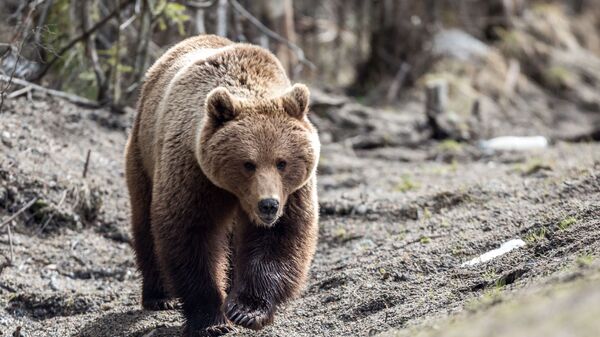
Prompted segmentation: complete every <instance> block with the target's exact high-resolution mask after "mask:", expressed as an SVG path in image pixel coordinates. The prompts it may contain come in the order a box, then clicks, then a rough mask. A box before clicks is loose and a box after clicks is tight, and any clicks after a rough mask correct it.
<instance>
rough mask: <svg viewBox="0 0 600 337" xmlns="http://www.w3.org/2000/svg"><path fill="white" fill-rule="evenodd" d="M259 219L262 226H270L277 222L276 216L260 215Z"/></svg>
mask: <svg viewBox="0 0 600 337" xmlns="http://www.w3.org/2000/svg"><path fill="white" fill-rule="evenodd" d="M259 218H260V221H261V222H262V223H263V225H265V226H271V225H273V224H274V223H275V221H276V220H277V215H260V216H259Z"/></svg>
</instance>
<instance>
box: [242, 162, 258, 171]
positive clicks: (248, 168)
mask: <svg viewBox="0 0 600 337" xmlns="http://www.w3.org/2000/svg"><path fill="white" fill-rule="evenodd" d="M244 168H245V169H246V171H249V172H254V171H255V170H256V165H254V164H253V163H251V162H249V161H247V162H245V163H244Z"/></svg>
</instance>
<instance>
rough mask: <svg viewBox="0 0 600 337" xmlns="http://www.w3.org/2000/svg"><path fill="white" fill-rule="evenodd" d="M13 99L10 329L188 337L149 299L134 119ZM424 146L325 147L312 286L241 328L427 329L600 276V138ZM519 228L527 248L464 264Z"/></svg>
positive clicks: (6, 248)
mask: <svg viewBox="0 0 600 337" xmlns="http://www.w3.org/2000/svg"><path fill="white" fill-rule="evenodd" d="M6 108H7V109H6V112H5V113H3V114H2V115H0V136H1V139H0V140H1V142H0V219H2V220H4V219H7V218H8V217H9V216H10V214H13V213H14V212H16V211H17V210H19V209H20V208H21V207H22V206H23V205H25V204H26V203H27V202H28V201H30V200H32V199H33V198H37V199H38V201H37V202H36V203H35V204H34V205H33V207H31V208H30V209H29V210H27V211H26V212H24V214H23V215H21V216H19V217H18V218H17V220H16V221H15V222H14V223H13V226H12V233H13V235H12V240H13V248H14V253H13V261H12V264H10V263H8V261H9V258H10V256H11V254H10V244H9V237H8V235H7V230H6V229H7V228H6V226H5V227H3V228H2V229H0V231H1V232H0V249H1V256H0V265H1V267H0V268H1V271H0V308H1V310H0V331H1V332H2V335H10V334H12V333H13V332H14V331H15V330H16V329H17V327H18V326H20V327H22V328H21V333H22V334H23V335H24V336H90V337H99V336H107V337H108V336H173V335H178V334H179V333H180V325H181V323H182V319H181V316H180V315H179V314H178V313H177V312H176V311H168V312H159V313H157V312H148V311H142V310H141V309H140V305H139V289H138V288H139V283H140V278H139V275H138V273H137V271H136V268H135V265H134V260H133V254H132V250H131V247H130V244H129V234H128V212H129V210H128V200H127V198H126V196H127V194H126V189H125V184H124V179H123V158H122V150H123V147H124V144H125V140H126V130H127V127H128V126H129V125H130V122H131V116H122V117H115V116H111V115H110V114H109V113H108V112H105V111H101V110H98V111H89V110H83V109H80V108H77V107H74V106H72V105H69V104H66V103H64V102H62V101H57V100H51V99H44V100H35V101H34V102H27V101H26V100H25V99H19V100H15V101H9V102H8V103H7V107H6ZM397 118H399V119H403V118H404V119H406V120H410V118H409V117H407V116H403V115H402V114H398V116H397ZM406 125H412V124H410V123H408V124H406ZM364 132H366V133H368V132H369V130H366V131H364ZM417 138H418V137H416V138H415V139H417ZM333 140H335V139H333ZM415 144H418V145H414V146H410V147H407V146H402V147H400V146H397V147H376V148H374V149H371V150H358V149H356V148H355V149H352V146H348V144H347V142H343V141H340V142H331V141H330V142H326V143H325V144H324V147H323V154H322V159H321V165H320V168H319V171H320V180H319V191H320V204H321V213H322V218H321V221H320V241H319V245H318V249H317V253H316V256H315V260H314V263H313V266H312V269H311V275H310V281H309V283H308V285H307V287H306V291H305V292H304V295H303V296H302V297H301V298H300V299H298V300H295V301H293V302H291V303H289V304H287V305H286V306H284V307H282V308H281V309H280V310H279V313H278V316H277V318H276V321H275V324H274V325H273V326H270V327H268V328H266V329H264V330H263V331H261V332H258V333H257V332H251V331H247V330H240V331H239V332H238V333H235V334H232V336H346V335H347V336H366V335H369V336H370V335H378V334H380V333H389V331H400V332H401V331H403V330H406V329H415V328H416V329H419V328H420V327H425V326H429V325H431V324H435V322H437V321H438V320H440V319H445V318H447V317H454V316H455V315H457V314H459V315H460V314H465V313H468V312H470V311H474V312H477V311H481V310H487V309H486V308H489V307H490V306H493V305H494V304H495V303H496V302H501V301H502V298H504V297H510V296H512V294H519V293H520V292H521V291H524V290H527V289H535V288H538V287H541V286H546V285H552V284H563V283H569V282H576V281H575V280H578V279H580V278H582V277H585V275H588V274H590V273H592V274H593V273H597V272H598V268H597V267H594V268H595V269H594V268H592V267H590V265H593V263H592V262H593V261H597V258H598V255H599V254H600V240H599V239H600V201H599V200H600V144H597V143H563V142H558V143H555V144H552V145H551V146H550V147H549V148H548V149H545V150H540V151H537V152H526V153H484V152H482V151H481V150H479V149H478V148H476V147H475V146H473V145H467V144H462V143H454V142H441V143H439V142H438V143H432V142H417V143H415ZM88 150H91V160H90V164H89V168H88V173H87V177H86V178H85V179H84V178H82V171H83V166H84V162H85V158H86V153H87V151H88ZM61 200H62V201H61ZM514 238H521V239H523V240H524V241H525V242H526V243H527V245H526V246H525V247H523V248H520V249H518V250H515V251H513V252H510V253H508V254H507V255H505V256H502V257H500V258H497V259H495V260H492V261H491V262H488V263H485V264H481V265H477V266H475V267H461V264H462V263H463V262H465V261H468V260H470V259H472V258H474V257H477V256H478V255H480V254H482V253H484V252H486V251H488V250H491V249H494V248H497V247H498V246H499V245H500V244H501V243H503V242H505V241H508V240H510V239H514ZM594 289H596V290H597V289H598V286H597V283H596V286H595V288H594ZM496 294H502V296H496ZM595 294H597V292H596V293H595ZM503 296H504V297H503ZM490 299H492V300H491V301H490ZM406 331H408V330H406Z"/></svg>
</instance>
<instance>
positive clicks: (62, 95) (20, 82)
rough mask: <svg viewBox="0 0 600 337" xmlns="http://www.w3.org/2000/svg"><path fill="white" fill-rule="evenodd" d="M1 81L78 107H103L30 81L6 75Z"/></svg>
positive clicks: (1, 77)
mask: <svg viewBox="0 0 600 337" xmlns="http://www.w3.org/2000/svg"><path fill="white" fill-rule="evenodd" d="M0 81H2V82H9V81H10V82H12V83H14V84H18V85H21V86H29V87H31V89H33V90H37V91H41V92H43V93H45V94H48V95H51V96H56V97H60V98H64V99H66V100H67V101H69V102H71V103H74V104H77V105H82V106H85V107H89V108H99V107H100V106H101V104H100V103H98V102H96V101H92V100H89V99H87V98H84V97H81V96H77V95H74V94H69V93H66V92H64V91H60V90H54V89H48V88H45V87H42V86H41V85H38V84H35V83H31V82H29V81H25V80H23V79H20V78H13V79H11V78H10V77H8V76H6V75H0Z"/></svg>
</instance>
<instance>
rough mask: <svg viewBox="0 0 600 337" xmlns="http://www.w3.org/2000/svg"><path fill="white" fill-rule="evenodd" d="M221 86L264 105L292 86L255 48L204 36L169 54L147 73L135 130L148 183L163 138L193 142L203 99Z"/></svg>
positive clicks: (275, 62)
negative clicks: (174, 135)
mask: <svg viewBox="0 0 600 337" xmlns="http://www.w3.org/2000/svg"><path fill="white" fill-rule="evenodd" d="M218 86H221V87H225V88H227V89H228V90H229V91H230V92H231V93H232V94H234V95H235V96H238V97H239V98H245V99H262V98H268V97H270V96H276V95H278V94H280V93H281V92H283V91H284V90H285V89H287V88H288V87H289V86H290V82H289V80H288V78H287V76H286V74H285V70H284V68H283V67H282V66H281V64H280V63H279V61H278V60H277V58H276V57H275V56H274V55H273V54H271V53H270V52H269V51H267V50H265V49H263V48H260V47H257V46H253V45H249V44H242V43H233V42H231V41H230V40H228V39H225V38H222V37H218V36H214V35H202V36H197V37H193V38H189V39H186V40H184V41H182V42H180V43H179V44H177V45H175V46H174V47H172V48H171V49H169V50H168V51H167V52H166V53H165V54H164V55H163V56H161V57H160V58H159V59H158V60H157V61H156V63H155V64H154V65H153V66H152V67H150V69H149V70H148V72H147V75H146V80H145V83H144V85H143V88H142V91H141V95H140V99H139V103H138V117H137V119H136V123H138V124H139V125H137V130H136V128H135V127H134V132H137V135H136V136H137V137H138V142H139V144H140V145H141V146H140V152H141V154H142V158H143V162H144V167H145V169H146V172H147V173H148V175H149V176H150V177H152V176H153V170H154V166H155V161H156V160H158V159H159V158H160V154H161V149H162V143H163V140H164V136H165V134H166V133H168V132H175V133H177V134H180V135H181V137H182V138H184V139H182V140H183V142H188V141H190V140H191V139H193V138H194V137H191V136H190V133H191V132H192V129H193V128H195V127H197V126H198V123H197V121H198V120H197V119H198V118H201V112H202V107H203V102H204V99H205V98H206V95H207V94H208V93H209V92H210V91H211V90H212V89H214V88H216V87H218ZM189 145H192V144H189Z"/></svg>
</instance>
